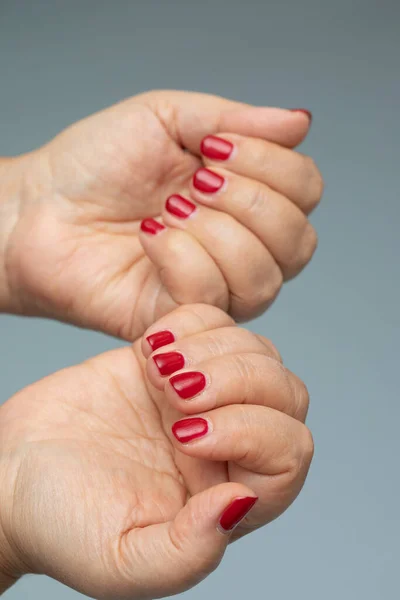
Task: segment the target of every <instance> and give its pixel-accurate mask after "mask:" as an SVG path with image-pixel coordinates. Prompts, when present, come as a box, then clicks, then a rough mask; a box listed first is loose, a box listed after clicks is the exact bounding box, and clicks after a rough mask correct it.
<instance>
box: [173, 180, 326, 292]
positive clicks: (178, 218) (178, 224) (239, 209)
mask: <svg viewBox="0 0 400 600" xmlns="http://www.w3.org/2000/svg"><path fill="white" fill-rule="evenodd" d="M214 173H216V171H214ZM220 173H224V176H225V173H226V177H227V178H228V180H229V190H228V189H227V190H226V191H225V190H223V191H221V192H220V193H217V194H212V195H209V194H207V195H206V196H207V197H206V198H203V197H198V198H197V200H198V203H197V204H195V203H194V202H192V201H191V200H189V199H188V198H187V197H184V196H182V195H180V194H179V195H178V194H175V195H173V196H170V197H169V198H168V199H167V202H166V204H165V209H164V211H163V214H162V218H163V221H164V222H165V223H166V224H167V225H169V226H170V227H174V228H179V229H183V230H185V231H189V232H190V233H192V234H193V235H194V237H195V238H196V239H197V240H198V241H199V242H200V243H201V244H202V245H203V246H204V247H205V248H206V249H207V251H209V252H213V251H215V240H214V238H213V237H212V230H213V224H212V221H213V220H217V219H220V220H221V221H222V218H221V217H220V216H218V215H216V212H217V211H219V212H223V213H225V214H229V215H230V216H232V217H233V218H234V220H235V221H236V222H237V223H240V224H241V225H242V226H243V227H245V229H247V230H248V231H250V232H251V233H253V234H254V236H256V237H257V239H259V240H260V242H261V243H262V244H263V246H264V247H265V248H267V250H268V251H269V254H270V256H268V255H266V258H265V269H269V270H271V271H272V274H273V275H274V276H275V277H276V282H275V285H276V286H277V287H278V290H279V287H280V283H281V280H282V277H281V275H283V278H284V279H285V280H288V279H290V278H292V277H294V276H295V275H297V274H298V273H299V272H300V271H301V270H302V269H303V268H304V266H305V265H306V264H307V263H308V262H309V261H310V259H311V257H312V255H313V253H314V251H315V249H316V246H317V235H316V233H315V230H314V228H313V227H312V226H311V224H310V223H309V222H308V220H307V218H306V217H305V215H304V214H303V213H302V212H301V210H300V209H299V208H297V207H296V206H295V205H294V204H293V203H292V202H290V201H289V200H288V199H287V198H285V197H284V196H281V194H279V193H277V192H274V191H273V190H271V189H270V188H268V187H267V186H265V185H263V184H260V183H258V182H256V181H253V180H249V179H246V178H242V177H240V176H235V175H233V176H232V174H229V172H226V171H221V170H219V174H220ZM192 195H193V196H194V195H195V194H192ZM208 196H210V197H208ZM199 203H201V204H203V206H201V205H199ZM205 204H207V206H204V205H205ZM228 225H229V222H228ZM228 225H227V226H228ZM232 238H233V239H236V238H235V237H234V236H233V235H232ZM228 250H229V252H228ZM238 250H240V249H239V248H238ZM249 250H251V248H250V249H249ZM231 252H232V241H231V240H230V244H229V247H228V248H227V250H226V252H225V256H226V257H228V256H229V257H230V256H231ZM215 260H218V259H217V258H216V259H215ZM239 264H240V265H241V266H242V268H243V269H244V270H245V271H247V270H248V265H245V264H243V261H240V263H239ZM229 265H230V266H231V267H232V263H231V261H229ZM276 265H278V267H279V270H280V271H281V273H279V271H277V270H276ZM234 266H236V265H234ZM235 273H238V271H237V270H235ZM272 274H271V273H268V272H267V271H266V276H267V277H268V280H269V285H270V286H271V285H272V283H273V280H272V279H271V277H272ZM269 295H270V296H271V298H273V297H274V295H276V290H274V289H270V290H269Z"/></svg>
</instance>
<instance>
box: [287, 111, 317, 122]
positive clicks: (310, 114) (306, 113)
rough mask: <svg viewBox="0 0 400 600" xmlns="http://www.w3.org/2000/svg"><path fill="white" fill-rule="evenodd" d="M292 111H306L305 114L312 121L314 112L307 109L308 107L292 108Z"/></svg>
mask: <svg viewBox="0 0 400 600" xmlns="http://www.w3.org/2000/svg"><path fill="white" fill-rule="evenodd" d="M290 110H291V111H292V112H301V113H304V114H305V115H307V117H308V118H309V120H310V123H311V121H312V118H313V117H312V112H310V111H309V110H307V109H306V108H291V109H290Z"/></svg>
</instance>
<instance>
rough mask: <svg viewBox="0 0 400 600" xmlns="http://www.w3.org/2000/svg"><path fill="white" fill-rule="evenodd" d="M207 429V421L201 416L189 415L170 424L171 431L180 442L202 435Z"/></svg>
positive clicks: (186, 441)
mask: <svg viewBox="0 0 400 600" xmlns="http://www.w3.org/2000/svg"><path fill="white" fill-rule="evenodd" d="M207 431H208V421H206V420H205V419H202V418H201V417H191V418H189V419H183V420H182V421H177V422H176V423H174V425H173V426H172V433H173V434H174V436H175V437H176V439H177V440H178V442H180V443H181V444H187V443H188V442H191V441H192V440H196V439H197V438H201V437H203V435H206V433H207Z"/></svg>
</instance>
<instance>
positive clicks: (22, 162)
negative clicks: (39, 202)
mask: <svg viewBox="0 0 400 600" xmlns="http://www.w3.org/2000/svg"><path fill="white" fill-rule="evenodd" d="M36 154H37V153H36V152H33V153H29V154H24V155H21V156H18V157H13V158H1V157H0V313H2V312H8V313H14V314H22V313H24V312H25V311H24V309H23V305H24V299H23V290H21V289H20V286H19V278H18V273H16V272H15V271H16V270H17V267H16V265H15V264H14V262H15V261H13V260H12V258H11V257H12V256H13V255H14V254H15V252H14V250H15V249H14V247H13V246H14V232H15V231H16V230H17V228H18V224H19V223H20V221H21V217H22V215H23V212H24V210H25V208H26V206H27V205H28V204H30V203H33V202H34V199H35V198H36V197H37V195H38V193H40V191H39V190H38V188H39V187H40V186H38V184H37V181H36V180H37V177H36V175H35V166H34V165H35V163H37V162H39V161H37V160H36V158H35V157H36ZM36 170H37V169H36Z"/></svg>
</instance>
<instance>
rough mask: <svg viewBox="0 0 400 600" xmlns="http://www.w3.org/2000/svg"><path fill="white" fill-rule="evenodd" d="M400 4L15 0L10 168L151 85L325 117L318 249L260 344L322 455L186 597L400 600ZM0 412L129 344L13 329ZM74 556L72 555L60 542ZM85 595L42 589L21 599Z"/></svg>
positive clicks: (307, 148)
mask: <svg viewBox="0 0 400 600" xmlns="http://www.w3.org/2000/svg"><path fill="white" fill-rule="evenodd" d="M399 62H400V3H399V2H398V0H393V1H388V0H386V1H385V0H375V1H372V0H364V1H362V0H352V1H350V0H336V1H333V0H332V2H326V1H321V0H319V1H318V0H303V1H301V0H291V1H288V0H286V1H285V0H282V1H280V2H278V0H275V1H272V0H271V1H267V0H265V1H263V0H246V1H243V2H238V1H235V2H233V1H232V2H230V1H229V0H213V2H206V1H205V0H204V1H203V2H201V1H198V2H191V1H190V0H187V1H184V0H182V1H178V0H175V1H172V0H169V1H168V0H159V1H156V0H147V1H143V2H139V1H134V0H131V1H122V0H110V1H109V2H105V1H103V2H100V1H95V0H89V1H88V0H86V1H85V0H66V1H64V2H62V1H60V0H52V1H48V2H46V1H44V0H36V1H33V0H1V2H0V153H3V154H14V153H19V152H24V151H26V150H28V149H31V148H34V147H36V146H37V145H39V144H41V143H43V142H45V141H46V140H47V139H48V138H49V137H51V136H53V135H54V134H56V133H57V132H58V131H59V130H60V129H62V128H63V127H64V126H66V125H68V124H69V123H71V122H73V121H75V120H77V119H79V118H81V117H83V116H85V115H87V114H89V113H92V112H94V111H96V110H98V109H101V108H102V107H105V106H107V105H109V104H112V103H114V102H115V101H118V100H119V99H121V98H123V97H126V96H129V95H132V94H136V93H138V92H141V91H143V90H147V89H151V88H182V89H192V90H200V91H204V92H212V93H217V94H221V95H224V96H229V97H232V98H236V99H240V100H243V101H247V102H250V103H255V104H271V105H279V106H287V107H298V106H305V107H307V108H309V109H311V110H312V111H313V112H314V117H315V118H314V123H313V127H312V132H311V135H310V137H309V139H308V140H307V142H306V143H305V144H304V146H303V150H304V152H306V153H308V154H311V155H313V156H314V157H315V159H316V161H317V163H318V164H319V166H320V168H321V169H322V171H323V173H324V175H325V178H326V183H327V186H326V193H325V196H324V202H323V203H322V205H321V206H320V208H319V209H318V210H317V212H316V213H315V215H313V217H312V220H313V222H314V224H315V225H316V227H317V229H318V231H319V234H320V247H319V250H318V253H317V255H316V257H315V259H314V260H313V262H312V264H311V266H309V267H308V268H307V270H306V271H305V273H304V274H303V275H302V276H301V277H300V278H298V279H296V280H295V281H294V282H292V283H290V284H289V285H287V286H286V287H285V289H284V291H283V292H282V294H281V296H280V298H279V300H278V302H277V303H276V305H275V306H274V307H273V308H272V310H270V311H269V313H268V314H267V315H265V316H263V317H262V318H260V319H258V320H257V321H255V322H253V323H251V325H250V326H251V328H252V329H254V330H255V331H258V332H262V333H263V334H265V335H268V336H270V337H271V338H272V339H273V340H274V341H275V343H276V344H277V345H278V347H279V348H280V350H281V351H282V354H283V356H284V358H285V359H286V362H287V364H288V366H289V367H290V368H291V369H292V370H294V371H295V372H296V373H298V374H299V375H300V376H301V377H302V378H303V379H304V380H305V381H306V382H307V384H308V386H309V389H310V392H311V397H312V406H311V412H310V418H309V424H310V426H311V428H312V430H313V432H314V436H315V442H316V456H315V460H314V463H313V467H312V470H311V473H310V476H309V479H308V482H307V485H306V487H305V489H304V491H303V493H302V495H301V496H300V498H299V500H298V501H297V502H296V504H295V505H294V506H293V507H292V508H291V509H290V510H289V512H288V513H287V514H285V515H284V516H283V517H282V518H280V519H279V520H278V521H277V522H275V523H273V524H272V525H270V526H269V527H266V528H264V529H263V530H261V531H258V532H256V533H254V534H253V535H251V536H249V537H247V538H246V539H244V540H242V541H241V542H239V543H237V544H235V545H234V546H233V547H231V548H230V549H229V550H228V552H227V554H226V557H225V560H224V562H223V563H222V565H221V566H220V568H219V569H218V570H217V572H216V573H214V574H213V575H212V576H211V577H209V578H208V579H207V580H206V581H205V582H204V583H203V584H201V585H200V586H198V587H197V588H195V589H194V590H191V591H189V592H187V593H186V594H185V598H187V599H188V600H189V599H190V600H197V599H200V598H212V599H214V598H215V599H220V598H229V599H230V600H236V599H237V600H242V599H243V598H244V597H246V598H249V597H251V596H254V597H257V598H258V597H260V598H271V599H272V598H273V599H274V600H281V599H284V600H286V599H292V598H300V599H307V600H321V599H324V600H333V599H335V600H336V599H337V598H344V599H350V600H353V599H362V600H377V599H389V598H390V599H392V598H395V597H397V596H398V594H399V591H398V589H399V582H398V579H399V568H398V564H399V549H398V544H399V539H400V519H399V492H400V485H399V457H400V452H399V446H398V437H399V436H398V432H399V425H400V409H399V402H400V398H399V392H398V389H399V365H398V362H399V356H400V355H399V351H398V347H399V341H398V333H399V307H400V293H399V291H400V272H399V260H400V240H399V225H400V222H399V221H400V219H399V217H400V208H399V201H400V194H399V187H400V178H399V172H400V168H399V158H400V151H399V139H400V127H399V122H400V102H399V100H400V84H399V77H400V75H399ZM0 333H1V336H0V355H1V365H0V373H1V385H0V390H1V391H0V401H5V400H6V399H7V398H8V397H9V396H10V395H12V394H13V393H14V392H15V391H16V390H17V389H19V388H20V387H22V386H25V385H26V384H28V383H30V382H32V381H34V380H36V379H39V378H40V377H43V376H44V375H46V374H47V373H51V372H53V371H55V370H57V369H60V368H61V367H64V366H66V365H70V364H73V363H76V362H78V361H81V360H82V359H85V358H86V357H89V356H91V355H94V354H97V353H100V352H102V351H104V350H106V349H109V348H112V347H114V346H115V345H117V344H118V342H116V341H115V340H112V339H108V338H106V337H104V336H102V335H98V334H95V333H91V332H85V331H79V330H76V329H74V328H72V327H69V326H64V325H60V324H56V323H51V322H44V321H40V320H24V319H22V318H11V317H6V316H2V317H0ZM60 543H61V544H62V540H60ZM78 596H79V594H76V593H75V592H73V591H71V590H69V589H67V588H65V587H63V586H61V585H59V584H57V583H55V582H54V581H50V580H48V579H46V578H44V577H32V576H31V577H27V578H25V579H23V580H22V581H21V582H19V583H18V584H17V585H16V586H15V587H14V588H13V589H12V590H11V591H9V592H8V593H7V594H6V597H7V600H39V599H41V600H50V599H53V598H54V597H57V598H58V600H66V599H68V600H72V599H74V598H78Z"/></svg>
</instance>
